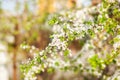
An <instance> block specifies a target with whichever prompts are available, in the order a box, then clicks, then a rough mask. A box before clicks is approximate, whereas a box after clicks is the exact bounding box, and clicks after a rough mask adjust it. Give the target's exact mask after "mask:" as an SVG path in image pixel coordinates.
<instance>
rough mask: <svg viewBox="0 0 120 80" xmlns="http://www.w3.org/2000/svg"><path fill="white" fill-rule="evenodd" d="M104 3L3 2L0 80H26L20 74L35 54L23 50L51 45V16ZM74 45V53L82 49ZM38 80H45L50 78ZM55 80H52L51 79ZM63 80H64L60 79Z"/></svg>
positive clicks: (83, 0) (79, 0) (55, 0)
mask: <svg viewBox="0 0 120 80" xmlns="http://www.w3.org/2000/svg"><path fill="white" fill-rule="evenodd" d="M100 2H101V0H0V80H23V77H22V74H21V72H20V64H21V62H22V61H24V60H27V59H28V58H32V57H33V55H34V53H30V52H29V51H27V50H23V49H21V48H20V45H21V44H23V43H27V44H29V45H33V46H35V47H36V48H38V49H39V50H42V49H44V48H45V47H46V46H47V44H48V43H49V42H50V38H49V36H50V34H52V30H51V26H49V25H48V23H47V20H48V19H49V16H50V15H52V14H54V13H56V12H59V11H62V10H71V9H82V8H84V7H91V6H95V5H97V4H98V3H100ZM76 45H77V42H76V41H74V42H73V43H72V44H71V46H70V48H71V49H72V50H73V52H76V50H79V49H80V46H76ZM40 76H43V77H42V78H41V77H40V78H41V79H39V80H44V77H46V76H48V75H47V74H41V75H40ZM45 80H46V79H45ZM48 80H52V79H50V78H49V79H48ZM61 80H62V79H61Z"/></svg>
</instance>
